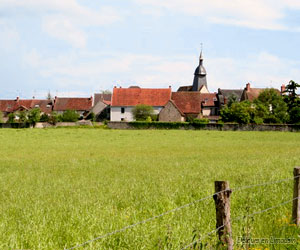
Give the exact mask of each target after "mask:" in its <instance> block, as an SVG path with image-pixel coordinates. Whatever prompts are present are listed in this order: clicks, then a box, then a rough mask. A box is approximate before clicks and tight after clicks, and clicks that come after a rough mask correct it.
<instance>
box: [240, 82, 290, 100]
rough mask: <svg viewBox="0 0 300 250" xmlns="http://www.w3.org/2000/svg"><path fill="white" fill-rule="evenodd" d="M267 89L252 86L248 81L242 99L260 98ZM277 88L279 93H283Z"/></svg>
mask: <svg viewBox="0 0 300 250" xmlns="http://www.w3.org/2000/svg"><path fill="white" fill-rule="evenodd" d="M266 89H267V88H252V87H251V85H250V83H247V84H246V87H245V89H244V91H243V94H242V97H241V101H245V100H248V101H253V100H254V99H256V98H258V96H259V94H260V93H261V92H263V91H264V90H266ZM275 90H276V91H277V92H278V94H282V93H281V91H279V90H278V89H275ZM281 90H285V88H283V86H282V88H281Z"/></svg>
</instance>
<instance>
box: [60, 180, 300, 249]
mask: <svg viewBox="0 0 300 250" xmlns="http://www.w3.org/2000/svg"><path fill="white" fill-rule="evenodd" d="M298 177H300V175H298V176H294V177H293V178H286V179H282V180H277V181H270V182H265V183H259V184H254V185H248V186H242V187H238V188H235V189H226V190H222V191H220V192H216V193H214V194H211V195H208V196H206V197H203V198H201V199H198V200H195V201H192V202H190V203H187V204H185V205H182V206H180V207H177V208H174V209H172V210H169V211H166V212H164V213H162V214H159V215H156V216H153V217H151V218H148V219H145V220H142V221H139V222H137V223H134V224H131V225H128V226H126V227H123V228H121V229H118V230H115V231H112V232H110V233H106V234H103V235H101V236H98V237H96V238H94V239H91V240H88V241H86V242H83V243H81V244H78V245H76V246H73V247H71V248H65V249H64V250H72V249H76V248H79V247H83V246H85V245H87V244H90V243H92V242H95V241H98V240H100V239H104V238H106V237H109V236H112V235H115V234H118V233H121V232H124V231H126V230H128V229H130V228H133V227H136V226H139V225H142V224H145V223H147V222H150V221H153V220H156V219H158V218H160V217H163V216H165V215H168V214H171V213H174V212H177V211H179V210H181V209H183V208H187V207H190V206H192V205H195V204H196V203H199V202H201V201H205V200H207V199H210V198H212V197H213V196H214V195H218V194H220V193H223V192H226V191H229V190H231V191H239V190H245V189H250V188H254V187H260V186H267V185H273V184H278V183H282V182H286V181H290V180H294V179H296V178H298ZM224 226H225V225H223V227H224ZM221 228H222V227H221ZM221 228H220V229H221ZM217 230H219V229H215V230H214V231H212V232H216V231H217ZM193 244H195V243H193ZM193 244H191V245H193ZM183 249H186V248H183Z"/></svg>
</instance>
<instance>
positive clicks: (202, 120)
mask: <svg viewBox="0 0 300 250" xmlns="http://www.w3.org/2000/svg"><path fill="white" fill-rule="evenodd" d="M192 123H196V124H197V123H199V124H208V123H209V120H208V119H207V118H201V119H193V120H192Z"/></svg>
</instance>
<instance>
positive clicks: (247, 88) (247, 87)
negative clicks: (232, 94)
mask: <svg viewBox="0 0 300 250" xmlns="http://www.w3.org/2000/svg"><path fill="white" fill-rule="evenodd" d="M246 90H247V91H250V83H247V84H246Z"/></svg>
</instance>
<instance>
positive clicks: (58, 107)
mask: <svg viewBox="0 0 300 250" xmlns="http://www.w3.org/2000/svg"><path fill="white" fill-rule="evenodd" d="M92 107H93V97H89V98H77V97H73V98H70V97H57V96H56V97H55V98H54V101H53V111H55V112H57V113H58V114H62V113H63V112H65V111H67V110H75V111H77V112H78V113H79V115H80V117H81V118H82V117H84V116H86V115H87V114H88V113H89V112H90V110H91V109H92Z"/></svg>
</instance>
